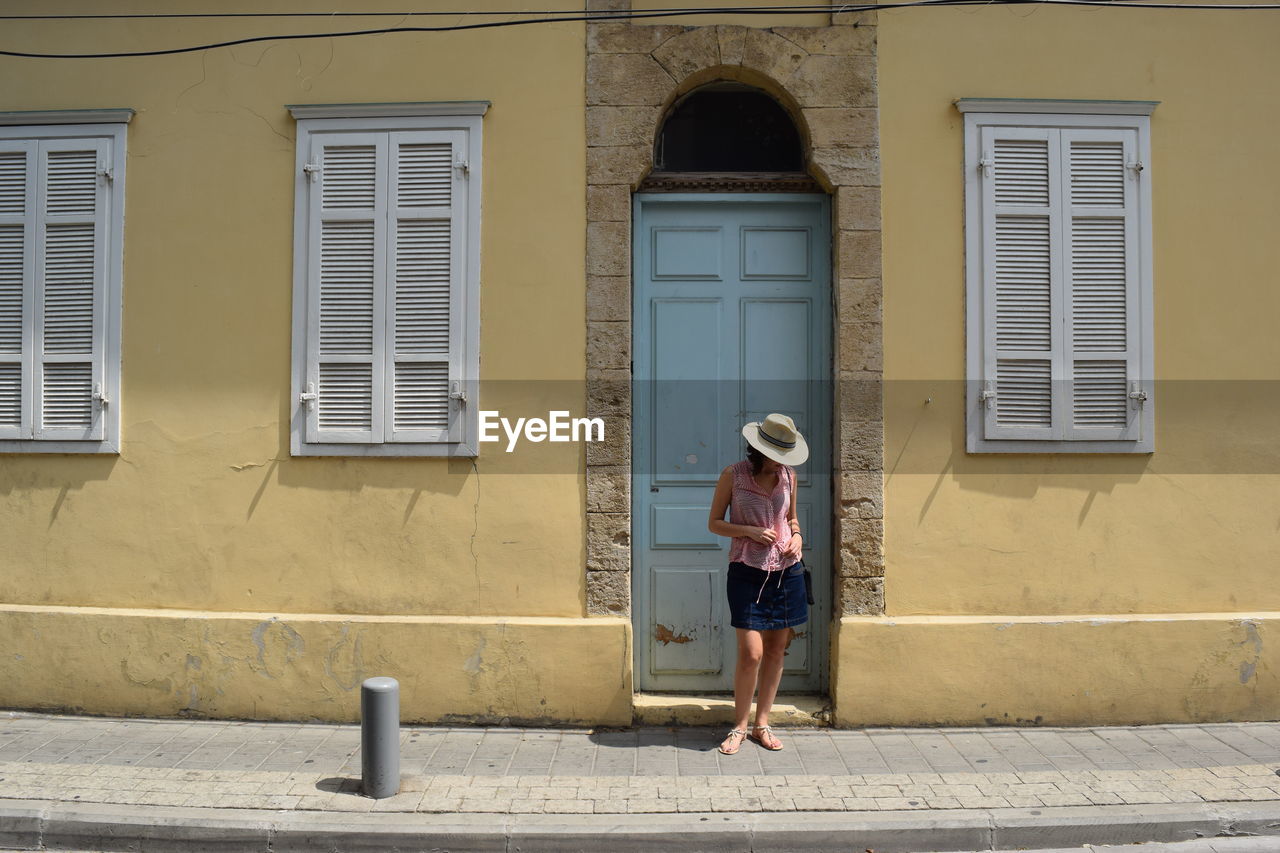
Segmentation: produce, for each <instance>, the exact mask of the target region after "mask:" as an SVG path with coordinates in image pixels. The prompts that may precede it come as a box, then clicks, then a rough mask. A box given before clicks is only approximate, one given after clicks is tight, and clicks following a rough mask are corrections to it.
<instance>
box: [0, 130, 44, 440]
mask: <svg viewBox="0 0 1280 853" xmlns="http://www.w3.org/2000/svg"><path fill="white" fill-rule="evenodd" d="M36 160H37V156H36V143H35V142H32V141H28V140H4V141H0V438H31V437H32V421H31V393H30V389H31V372H32V361H31V353H32V335H33V330H32V319H31V302H32V293H33V291H34V287H35V269H34V268H35V259H34V253H35V241H34V239H33V235H34V232H35V218H36V216H35V211H36V199H35V195H36Z"/></svg>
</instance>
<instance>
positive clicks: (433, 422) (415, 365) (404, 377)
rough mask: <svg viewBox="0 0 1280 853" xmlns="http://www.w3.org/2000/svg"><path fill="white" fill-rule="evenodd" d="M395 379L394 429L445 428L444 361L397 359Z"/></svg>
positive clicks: (446, 370) (446, 391) (446, 379)
mask: <svg viewBox="0 0 1280 853" xmlns="http://www.w3.org/2000/svg"><path fill="white" fill-rule="evenodd" d="M395 383H396V387H395V429H397V430H422V429H438V430H444V429H448V426H449V365H448V363H446V362H435V363H432V362H400V363H397V364H396V372H395Z"/></svg>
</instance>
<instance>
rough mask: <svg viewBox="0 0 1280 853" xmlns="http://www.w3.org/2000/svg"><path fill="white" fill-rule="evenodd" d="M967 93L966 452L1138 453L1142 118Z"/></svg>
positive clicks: (1145, 412)
mask: <svg viewBox="0 0 1280 853" xmlns="http://www.w3.org/2000/svg"><path fill="white" fill-rule="evenodd" d="M984 103H985V104H990V102H984ZM1031 103H1038V102H1031ZM1111 103H1115V102H1111ZM965 104H966V102H964V101H961V102H960V108H961V109H962V111H964V112H965V119H966V173H967V177H966V232H967V233H966V250H967V259H966V263H967V273H966V277H967V288H966V303H967V311H966V313H967V333H968V347H967V349H968V357H967V358H968V368H967V375H968V382H967V384H966V387H967V394H968V397H969V400H968V406H967V410H968V449H969V450H970V451H971V452H1021V453H1027V452H1102V453H1116V452H1150V451H1151V450H1152V448H1153V442H1152V424H1153V411H1154V409H1153V407H1154V400H1153V399H1152V394H1153V387H1152V385H1153V383H1152V376H1151V374H1152V354H1151V343H1152V341H1151V337H1152V315H1151V296H1152V294H1151V244H1150V239H1151V237H1150V233H1151V230H1150V229H1151V223H1150V186H1149V184H1150V170H1149V168H1148V167H1147V163H1148V161H1149V159H1150V158H1149V155H1148V153H1147V152H1148V151H1149V143H1148V139H1147V135H1148V121H1149V120H1148V118H1147V115H1146V114H1141V115H1122V114H1112V115H1097V114H1087V113H1062V114H1055V113H1048V112H1044V111H1043V110H1041V111H1040V112H1036V113H1013V114H1003V113H989V112H978V111H971V110H966V109H965ZM1145 106H1147V105H1144V107H1145ZM1150 106H1154V105H1150ZM1115 108H1116V107H1112V109H1115ZM1147 111H1148V112H1149V109H1148V110H1147Z"/></svg>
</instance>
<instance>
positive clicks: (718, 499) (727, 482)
mask: <svg viewBox="0 0 1280 853" xmlns="http://www.w3.org/2000/svg"><path fill="white" fill-rule="evenodd" d="M732 497H733V468H731V467H728V468H725V469H724V470H723V471H721V472H720V479H719V480H717V481H716V492H715V494H714V495H712V496H711V514H710V515H709V516H708V518H707V529H708V530H710V531H711V532H712V533H714V534H716V535H717V536H746V537H748V538H750V539H754V540H755V541H756V542H759V543H760V544H762V545H768V544H769V543H771V542H772V541H773V540H774V539H775V538H776V537H777V534H776V533H775V532H774V531H772V530H770V529H769V528H767V527H750V526H748V525H745V524H733V523H731V522H728V521H725V520H724V513H725V510H727V509H728V508H729V501H730V499H731V498H732Z"/></svg>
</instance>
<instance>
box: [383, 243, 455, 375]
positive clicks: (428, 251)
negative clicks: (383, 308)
mask: <svg viewBox="0 0 1280 853" xmlns="http://www.w3.org/2000/svg"><path fill="white" fill-rule="evenodd" d="M451 225H452V223H451V222H450V221H449V220H447V219H445V220H426V221H401V222H399V223H398V225H397V231H396V234H397V240H396V254H395V269H396V282H395V351H396V355H407V354H410V353H447V352H448V351H449V332H450V329H449V304H450V281H451V278H452V264H451V259H450V252H451V247H450V230H451Z"/></svg>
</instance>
